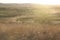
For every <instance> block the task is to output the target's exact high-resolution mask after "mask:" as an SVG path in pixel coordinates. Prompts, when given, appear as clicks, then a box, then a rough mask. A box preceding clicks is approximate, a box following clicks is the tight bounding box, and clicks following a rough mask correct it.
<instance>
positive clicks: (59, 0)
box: [0, 0, 60, 5]
mask: <svg viewBox="0 0 60 40" xmlns="http://www.w3.org/2000/svg"><path fill="white" fill-rule="evenodd" d="M0 2H1V3H36V4H59V5H60V0H0Z"/></svg>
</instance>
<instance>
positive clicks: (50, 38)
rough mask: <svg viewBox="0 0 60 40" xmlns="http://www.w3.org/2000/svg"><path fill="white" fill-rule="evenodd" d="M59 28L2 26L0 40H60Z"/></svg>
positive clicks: (56, 26)
mask: <svg viewBox="0 0 60 40" xmlns="http://www.w3.org/2000/svg"><path fill="white" fill-rule="evenodd" d="M59 26H60V25H40V24H28V25H27V24H0V40H60V27H59Z"/></svg>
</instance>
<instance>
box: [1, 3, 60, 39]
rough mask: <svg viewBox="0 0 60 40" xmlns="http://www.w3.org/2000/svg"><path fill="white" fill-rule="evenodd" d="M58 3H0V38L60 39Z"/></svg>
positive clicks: (59, 8)
mask: <svg viewBox="0 0 60 40" xmlns="http://www.w3.org/2000/svg"><path fill="white" fill-rule="evenodd" d="M59 11H60V7H59V5H39V4H0V40H60V12H59Z"/></svg>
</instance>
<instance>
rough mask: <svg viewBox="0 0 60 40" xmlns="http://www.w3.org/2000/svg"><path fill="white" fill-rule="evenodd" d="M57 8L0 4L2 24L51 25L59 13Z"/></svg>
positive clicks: (37, 5) (0, 20)
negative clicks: (55, 15) (54, 16)
mask: <svg viewBox="0 0 60 40" xmlns="http://www.w3.org/2000/svg"><path fill="white" fill-rule="evenodd" d="M55 8H56V7H55V6H52V5H39V4H0V23H49V22H51V20H52V18H51V17H53V14H55V13H56V11H57V10H55ZM56 9H58V8H56Z"/></svg>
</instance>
